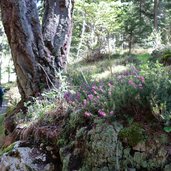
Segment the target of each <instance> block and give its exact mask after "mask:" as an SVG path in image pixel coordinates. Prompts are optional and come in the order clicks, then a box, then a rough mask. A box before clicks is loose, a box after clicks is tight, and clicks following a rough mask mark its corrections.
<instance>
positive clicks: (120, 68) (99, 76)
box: [92, 65, 127, 79]
mask: <svg viewBox="0 0 171 171" xmlns="http://www.w3.org/2000/svg"><path fill="white" fill-rule="evenodd" d="M126 70H127V67H126V66H123V65H116V66H113V67H112V68H111V70H109V69H108V70H106V71H104V72H102V73H98V74H94V75H93V76H92V77H93V78H94V79H103V78H108V77H110V76H111V75H113V74H116V73H121V72H124V71H126Z"/></svg>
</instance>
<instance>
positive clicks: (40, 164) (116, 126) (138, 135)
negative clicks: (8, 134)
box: [0, 112, 171, 171]
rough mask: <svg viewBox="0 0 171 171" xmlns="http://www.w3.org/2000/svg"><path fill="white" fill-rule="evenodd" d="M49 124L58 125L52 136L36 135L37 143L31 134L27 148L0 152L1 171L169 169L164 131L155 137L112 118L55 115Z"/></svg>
mask: <svg viewBox="0 0 171 171" xmlns="http://www.w3.org/2000/svg"><path fill="white" fill-rule="evenodd" d="M61 121H62V122H61ZM64 121H65V122H64ZM53 122H54V123H53V124H54V125H57V127H58V129H56V131H58V134H55V135H56V138H52V139H49V137H48V136H42V135H44V134H43V133H42V132H39V134H36V135H37V136H39V138H38V137H37V139H36V140H37V142H36V141H35V136H32V138H33V139H32V141H35V143H33V142H32V146H31V145H29V144H28V143H27V144H25V143H22V142H16V143H14V144H12V145H11V146H9V147H8V148H7V149H5V150H4V151H3V155H2V157H1V161H0V171H8V170H9V171H30V170H33V171H89V170H91V171H125V170H132V171H140V170H147V171H148V170H149V171H160V170H162V171H170V168H171V144H170V138H169V135H168V134H167V133H164V132H162V131H159V132H158V134H155V131H156V130H155V131H154V130H150V129H151V128H149V127H148V129H146V128H145V127H144V125H143V124H139V123H137V122H133V123H131V124H123V122H119V121H117V120H116V119H115V120H114V119H113V118H100V117H94V118H91V117H89V118H87V116H83V115H81V114H80V113H76V112H75V113H70V114H68V115H67V117H61V116H58V117H57V119H56V121H55V119H54V120H53ZM48 124H49V123H48ZM51 124H52V123H51ZM44 126H46V124H45V123H44ZM39 127H40V125H39ZM40 128H41V127H40ZM40 128H37V129H40ZM59 128H60V129H59ZM49 129H50V130H51V127H49ZM31 130H32V131H33V129H31ZM35 131H36V130H35ZM147 131H149V133H148V132H147ZM46 132H47V131H46ZM51 132H52V131H51ZM151 132H152V134H151ZM33 133H34V132H32V135H33ZM27 135H30V134H27ZM49 135H51V134H49ZM46 137H47V139H46ZM55 140H56V141H55ZM27 141H28V142H29V139H27ZM29 143H30V142H29Z"/></svg>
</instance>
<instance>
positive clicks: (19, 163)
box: [0, 141, 55, 171]
mask: <svg viewBox="0 0 171 171" xmlns="http://www.w3.org/2000/svg"><path fill="white" fill-rule="evenodd" d="M24 146H25V144H24V143H22V142H19V141H18V142H16V143H14V144H13V145H11V146H10V149H8V151H7V152H5V153H4V154H3V155H2V157H1V161H0V170H1V171H31V170H32V171H55V166H54V164H53V163H50V162H47V156H46V154H45V153H43V152H41V151H40V150H39V149H38V148H31V147H24ZM8 148H9V147H8Z"/></svg>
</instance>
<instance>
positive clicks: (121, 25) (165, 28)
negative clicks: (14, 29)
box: [0, 0, 171, 171]
mask: <svg viewBox="0 0 171 171" xmlns="http://www.w3.org/2000/svg"><path fill="white" fill-rule="evenodd" d="M37 8H38V11H39V19H40V21H41V23H43V22H44V21H43V20H44V19H43V13H44V11H45V9H46V8H45V7H44V1H41V0H38V1H37ZM72 18H73V20H72V40H71V46H70V54H69V57H68V59H67V60H68V61H67V66H66V68H64V70H57V71H58V72H57V73H55V77H54V78H55V79H57V80H58V84H57V85H56V84H55V83H54V82H53V79H52V80H51V82H50V83H52V85H51V88H49V87H48V88H46V89H44V90H43V91H42V92H41V93H40V95H39V96H35V97H32V98H31V99H29V100H28V99H27V100H25V101H24V110H18V111H17V112H16V109H17V107H18V104H20V103H18V102H20V100H21V99H22V98H23V97H24V96H22V95H21V97H20V93H19V92H18V89H17V84H16V73H15V69H14V65H13V60H12V58H11V52H10V46H9V44H8V41H7V38H6V35H5V33H4V28H3V24H2V23H1V24H0V84H1V85H2V87H4V88H5V89H6V90H7V92H6V93H5V95H4V98H5V100H4V105H3V107H2V108H1V111H0V112H1V113H2V115H1V117H0V122H1V131H0V143H1V147H2V148H1V153H0V156H1V162H0V170H1V169H7V168H10V169H11V171H15V170H16V171H17V169H18V168H19V171H20V170H22V169H25V170H27V169H28V170H29V169H33V170H36V171H39V170H40V168H41V170H42V171H53V170H54V171H56V170H62V171H72V170H78V171H91V170H92V171H114V170H116V171H120V170H121V171H122V170H125V171H126V170H131V171H138V170H139V171H141V170H150V171H151V170H154V171H159V170H164V171H170V170H171V143H170V140H171V139H170V138H171V136H170V135H171V70H170V65H171V2H170V1H169V0H77V1H75V2H74V10H73V12H72ZM42 25H43V24H42ZM58 43H59V42H58ZM47 45H48V46H47V47H48V48H49V44H47ZM49 49H50V48H49ZM54 49H55V48H54ZM52 52H53V53H55V51H54V50H53V51H52ZM53 53H52V54H53ZM45 73H46V72H45ZM48 79H49V78H48ZM41 86H42V87H43V86H44V85H43V84H42V85H41ZM48 86H49V85H48ZM14 111H15V115H14ZM4 118H5V119H4ZM4 132H5V134H4ZM20 142H21V144H20ZM18 144H20V145H18ZM22 148H23V149H22ZM26 148H27V149H26ZM33 149H34V150H35V149H36V150H37V151H36V152H35V151H33ZM22 150H26V151H25V152H23V151H22ZM30 152H31V153H32V152H33V154H34V155H37V156H36V157H39V159H35V157H31V156H29V154H30ZM34 155H33V156H34ZM42 156H43V157H44V156H45V158H46V159H45V160H44V158H43V157H42ZM6 161H8V162H6ZM21 161H22V162H21ZM11 163H15V164H14V165H12V164H11ZM20 163H21V164H20ZM35 163H36V164H37V165H36V164H35Z"/></svg>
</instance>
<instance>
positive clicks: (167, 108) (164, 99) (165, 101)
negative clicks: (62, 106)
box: [64, 63, 171, 124]
mask: <svg viewBox="0 0 171 171" xmlns="http://www.w3.org/2000/svg"><path fill="white" fill-rule="evenodd" d="M64 97H65V99H66V100H67V102H68V103H69V104H70V105H71V106H72V107H74V108H79V109H81V112H82V113H83V114H84V115H85V117H111V116H112V117H113V116H114V115H115V114H116V115H117V116H118V115H120V116H123V115H124V114H130V115H131V116H134V115H137V116H140V117H141V116H142V117H144V116H143V115H150V114H153V115H154V116H155V118H157V119H158V120H162V121H164V122H165V123H167V124H169V122H170V118H171V114H170V113H171V77H170V74H169V72H168V71H167V70H166V69H165V68H164V67H163V66H162V65H161V64H159V63H156V64H150V63H148V64H144V65H142V66H141V67H140V68H139V69H137V68H136V67H135V66H133V65H132V66H130V69H129V70H127V71H126V72H124V73H122V74H119V75H114V76H113V78H111V79H110V80H101V81H97V82H91V83H89V84H87V83H85V82H84V83H83V84H82V85H81V86H80V87H79V88H78V89H77V90H76V92H75V93H71V92H67V93H66V94H65V95H64Z"/></svg>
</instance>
